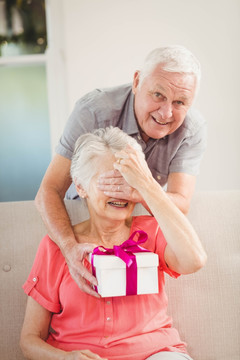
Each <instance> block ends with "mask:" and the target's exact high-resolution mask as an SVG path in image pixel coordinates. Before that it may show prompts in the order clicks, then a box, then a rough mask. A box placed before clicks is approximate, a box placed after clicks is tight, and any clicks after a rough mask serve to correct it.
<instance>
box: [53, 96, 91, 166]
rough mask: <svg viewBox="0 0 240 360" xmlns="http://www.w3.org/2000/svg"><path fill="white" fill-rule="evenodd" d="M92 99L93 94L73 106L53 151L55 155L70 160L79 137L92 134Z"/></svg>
mask: <svg viewBox="0 0 240 360" xmlns="http://www.w3.org/2000/svg"><path fill="white" fill-rule="evenodd" d="M93 98H94V92H93V93H91V94H87V95H85V96H84V97H83V98H81V99H80V100H78V101H77V103H76V104H75V107H74V109H73V111H72V113H71V115H70V117H69V119H68V121H67V123H66V126H65V128H64V131H63V134H62V136H61V138H60V140H59V143H58V145H57V146H56V149H55V151H56V153H57V154H59V155H62V156H64V157H66V158H67V159H69V160H71V159H72V155H73V151H74V146H75V143H76V141H77V139H78V138H79V136H80V135H82V134H85V133H87V132H92V131H93V130H94V129H95V128H96V117H95V112H94V111H93V110H92V107H91V102H92V100H93Z"/></svg>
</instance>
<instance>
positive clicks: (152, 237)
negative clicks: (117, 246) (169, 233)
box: [132, 215, 180, 278]
mask: <svg viewBox="0 0 240 360" xmlns="http://www.w3.org/2000/svg"><path fill="white" fill-rule="evenodd" d="M134 230H143V231H145V232H146V233H147V235H148V240H147V241H146V243H144V244H143V245H142V246H143V247H145V248H146V249H148V250H149V251H152V252H155V253H156V254H157V255H158V256H159V268H160V270H162V271H164V272H165V273H167V274H168V275H170V276H171V277H173V278H177V277H179V276H180V274H178V273H176V272H175V271H173V270H170V269H169V268H168V266H167V264H166V262H165V258H164V253H165V249H166V246H167V241H166V239H165V237H164V234H163V232H162V231H161V229H160V227H159V224H158V222H157V221H156V219H155V218H154V217H153V216H149V215H142V216H141V215H140V216H135V217H133V225H132V232H133V231H134Z"/></svg>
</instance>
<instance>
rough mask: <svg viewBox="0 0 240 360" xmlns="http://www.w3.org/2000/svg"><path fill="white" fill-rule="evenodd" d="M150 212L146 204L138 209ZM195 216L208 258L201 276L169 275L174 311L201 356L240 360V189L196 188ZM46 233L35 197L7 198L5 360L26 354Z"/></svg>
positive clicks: (72, 208) (75, 207)
mask: <svg viewBox="0 0 240 360" xmlns="http://www.w3.org/2000/svg"><path fill="white" fill-rule="evenodd" d="M66 206H67V209H68V212H69V214H70V217H71V220H72V222H73V223H74V224H75V223H77V222H79V220H80V219H82V220H84V219H86V218H87V217H88V212H87V209H86V207H85V206H84V205H83V203H82V202H80V201H66ZM144 212H145V211H144V210H143V209H142V208H141V207H140V206H138V207H137V209H136V211H135V213H136V214H141V213H144ZM188 218H189V220H190V221H191V223H192V224H193V226H194V227H195V229H196V231H197V233H198V234H199V237H200V239H201V241H202V243H203V245H204V247H205V249H206V252H207V254H208V261H207V264H206V266H205V267H204V268H203V269H201V270H200V271H198V272H197V273H195V274H191V275H185V276H181V277H180V278H179V279H177V280H176V279H172V278H170V277H169V276H168V275H166V288H167V293H168V297H169V307H168V312H169V314H170V315H171V316H172V318H173V324H174V326H175V327H176V328H177V329H178V330H179V332H180V335H181V338H182V339H183V340H184V341H186V342H187V343H188V350H189V353H190V355H191V356H192V357H193V359H194V360H239V359H240V191H201V192H200V191H199V192H196V193H195V195H194V198H193V200H192V204H191V209H190V212H189V214H188ZM45 233H46V229H45V227H44V224H43V222H42V220H41V218H40V215H39V213H38V211H37V210H36V208H35V205H34V202H33V201H20V202H9V203H0V249H1V250H0V265H1V268H0V274H1V275H0V359H1V360H22V359H24V357H23V355H22V354H21V350H20V348H19V335H20V329H21V326H22V322H23V317H24V311H25V305H26V295H25V294H24V292H23V290H22V289H21V286H22V284H23V283H24V281H25V279H26V277H27V275H28V273H29V271H30V268H31V265H32V262H33V260H34V255H35V252H36V250H37V247H38V244H39V241H40V239H41V238H42V237H43V236H44V235H45ZM43 360H44V359H43ZM136 360H137V359H136Z"/></svg>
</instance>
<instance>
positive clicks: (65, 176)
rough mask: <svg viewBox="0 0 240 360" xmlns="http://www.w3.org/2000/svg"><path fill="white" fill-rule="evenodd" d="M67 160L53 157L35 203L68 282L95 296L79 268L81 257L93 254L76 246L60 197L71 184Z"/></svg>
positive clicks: (86, 246)
mask: <svg viewBox="0 0 240 360" xmlns="http://www.w3.org/2000/svg"><path fill="white" fill-rule="evenodd" d="M70 165H71V160H69V159H66V158H64V157H63V156H61V155H55V157H54V159H53V160H52V162H51V163H50V165H49V167H48V169H47V171H46V174H45V176H44V178H43V181H42V183H41V186H40V189H39V191H38V193H37V196H36V199H35V203H36V206H37V209H38V210H39V212H40V214H41V216H42V219H43V221H44V223H45V225H46V227H47V230H48V234H49V236H50V237H51V239H52V240H53V241H54V242H55V243H56V244H57V245H58V246H59V248H60V249H61V252H62V254H63V255H64V257H65V259H66V261H67V264H68V267H69V271H70V273H71V276H72V278H73V279H74V280H75V281H76V283H77V284H78V286H79V287H80V289H82V290H83V291H85V292H86V293H88V294H91V295H94V296H98V295H97V293H96V292H95V291H94V290H93V289H92V288H91V287H90V286H89V285H87V284H86V282H85V280H84V278H85V279H86V280H88V281H90V282H91V283H92V284H94V285H96V279H95V277H94V276H93V275H91V274H90V273H89V272H88V271H87V270H86V268H85V267H84V266H83V264H82V260H83V259H84V257H85V256H86V255H87V254H88V253H89V252H91V251H92V250H93V248H94V246H93V245H90V244H78V243H77V242H76V238H75V235H74V232H73V228H72V225H71V221H70V218H69V216H68V213H67V210H66V207H65V204H64V201H63V199H64V195H65V193H66V190H67V189H68V187H69V186H70V184H71V178H70Z"/></svg>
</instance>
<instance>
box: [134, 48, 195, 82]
mask: <svg viewBox="0 0 240 360" xmlns="http://www.w3.org/2000/svg"><path fill="white" fill-rule="evenodd" d="M159 64H162V69H163V70H165V71H169V72H177V73H182V74H192V75H194V76H195V77H196V79H197V87H198V86H199V83H200V79H201V66H200V63H199V61H198V60H197V59H196V57H195V56H194V55H193V54H192V53H191V51H189V50H188V49H186V48H185V47H183V46H180V45H172V46H167V47H161V48H157V49H155V50H153V51H151V52H150V53H149V54H148V56H147V57H146V59H145V62H144V64H143V68H142V70H141V71H140V77H139V86H141V84H142V81H143V80H144V78H145V77H146V76H148V75H149V74H150V73H151V72H152V71H153V70H154V68H155V67H156V66H157V65H159Z"/></svg>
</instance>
